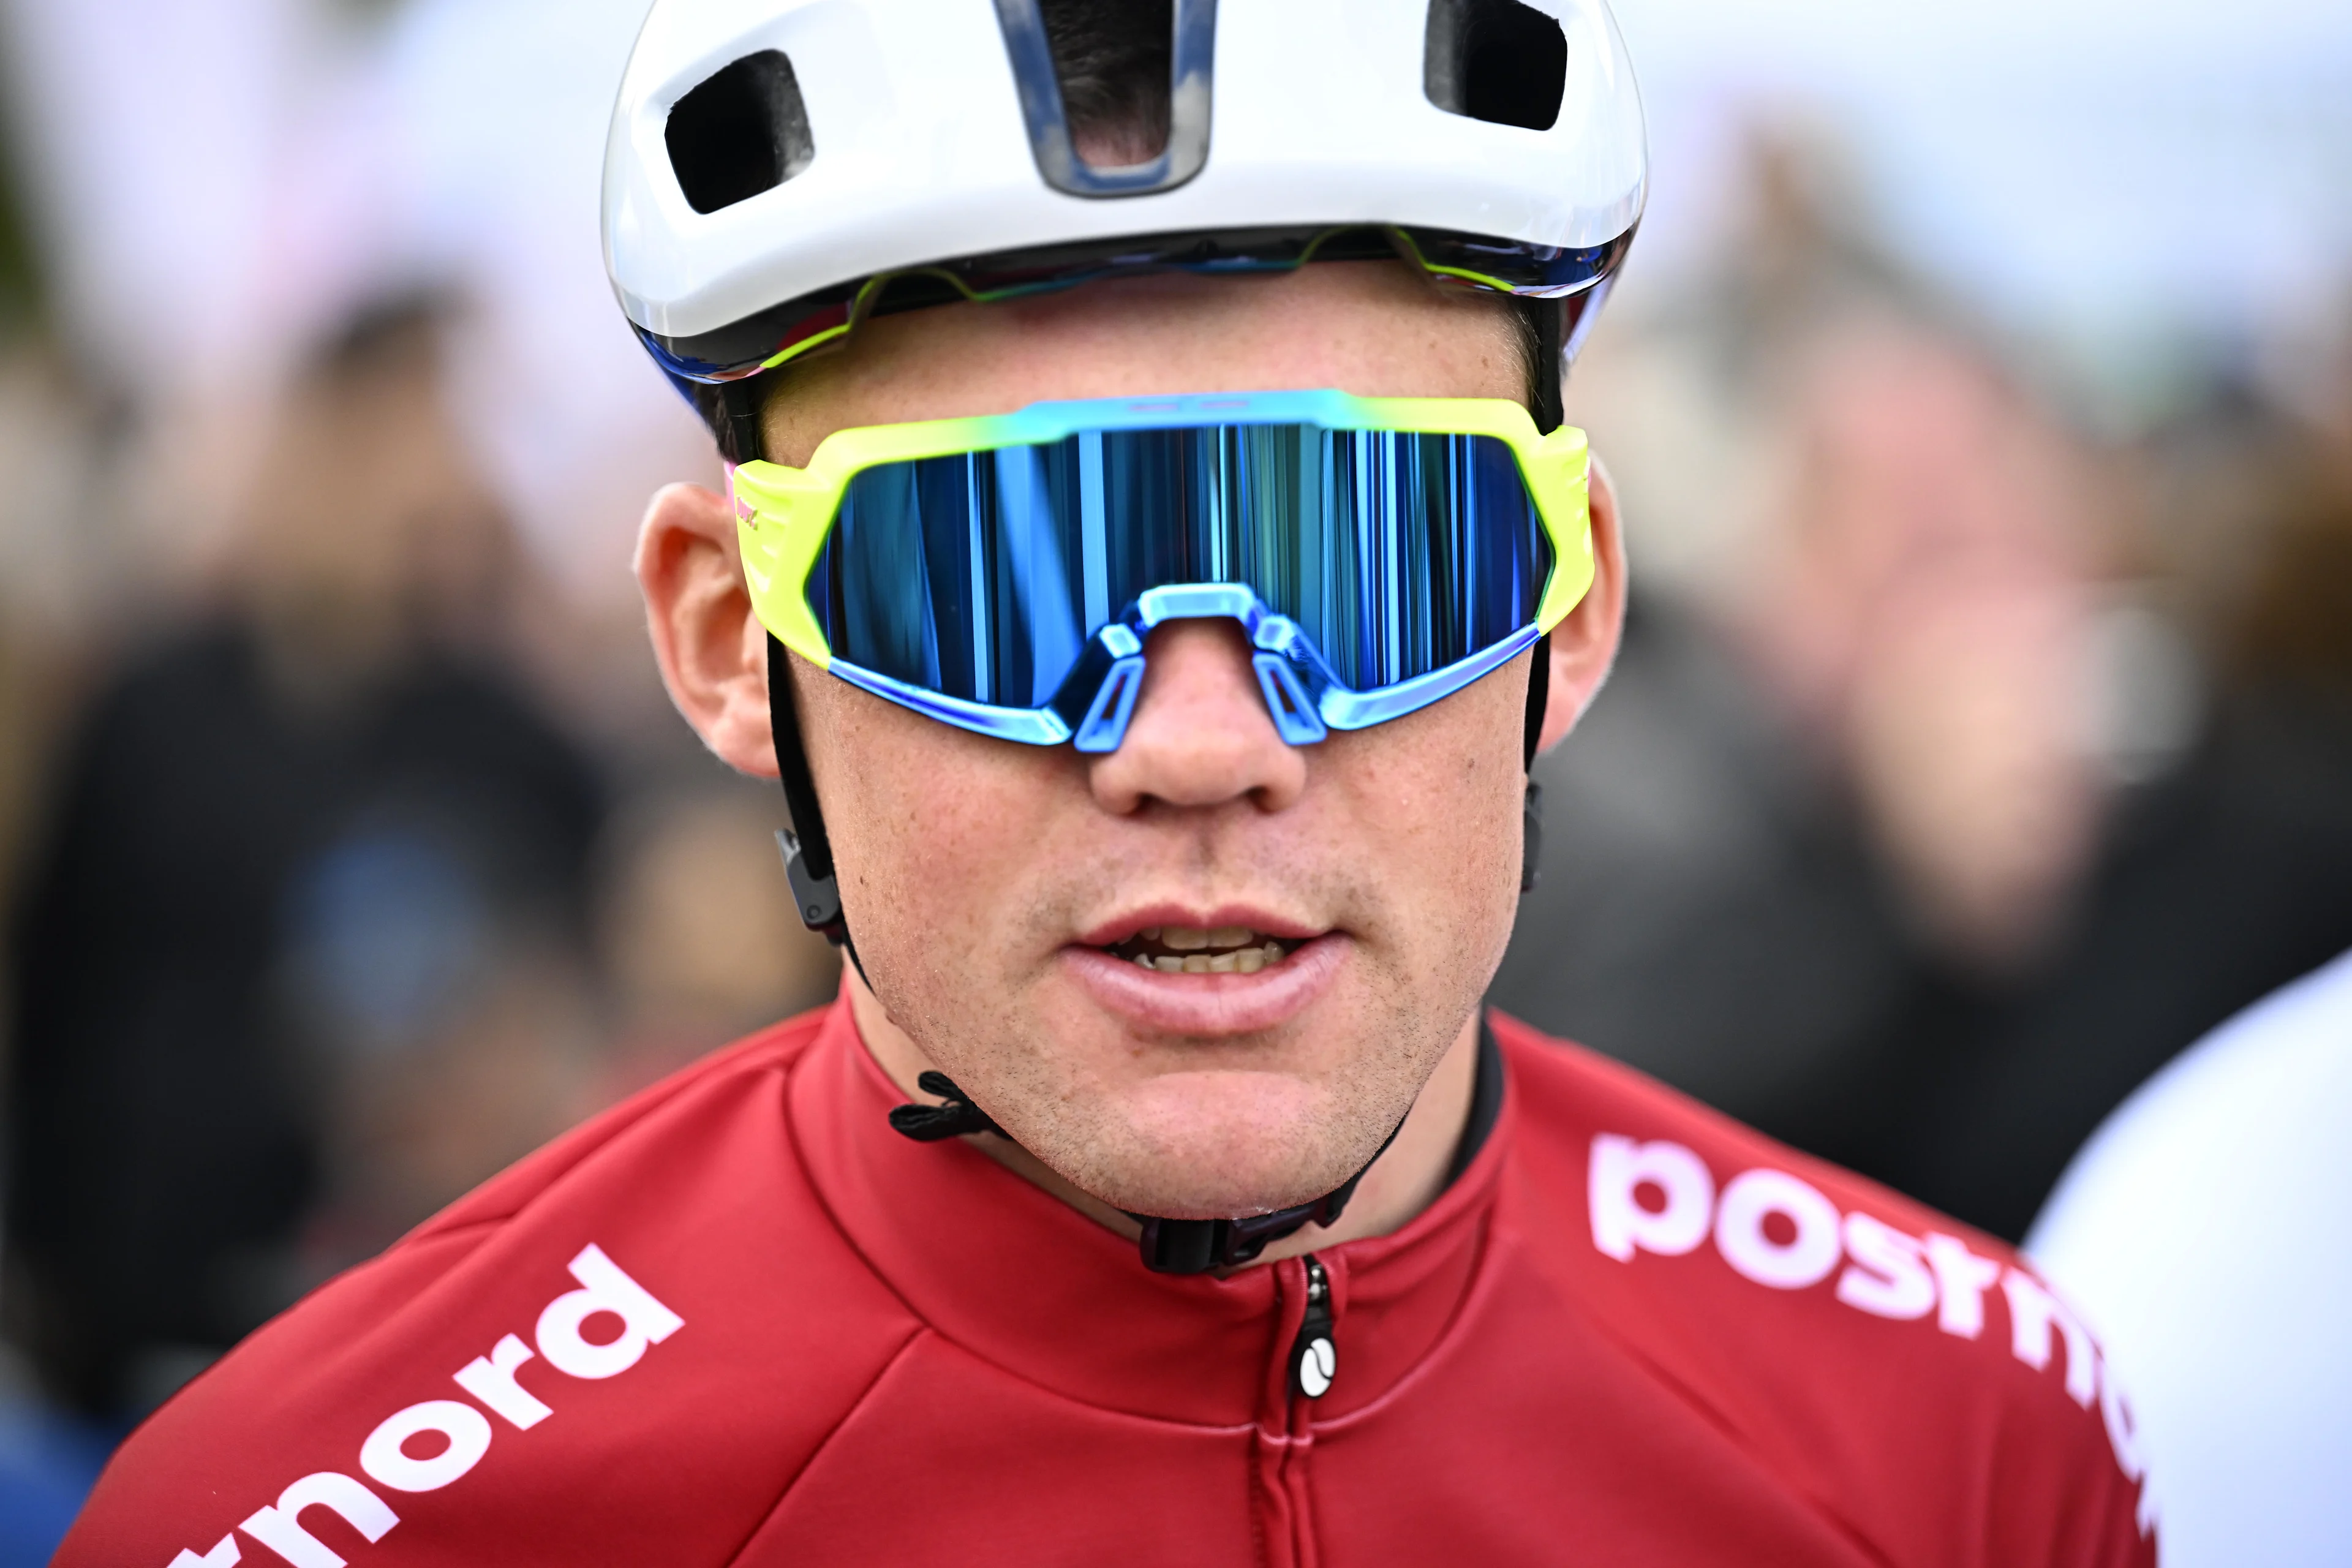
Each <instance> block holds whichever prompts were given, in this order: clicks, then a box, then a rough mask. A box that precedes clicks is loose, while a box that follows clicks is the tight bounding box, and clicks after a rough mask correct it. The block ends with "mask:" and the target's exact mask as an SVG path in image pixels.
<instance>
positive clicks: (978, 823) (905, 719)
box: [811, 680, 1070, 985]
mask: <svg viewBox="0 0 2352 1568" xmlns="http://www.w3.org/2000/svg"><path fill="white" fill-rule="evenodd" d="M812 684H814V683H812ZM823 684H826V685H830V686H832V687H833V688H835V689H834V690H833V691H831V692H826V693H824V694H823V695H822V696H821V697H819V699H818V700H817V701H816V702H815V703H813V704H811V707H812V708H813V709H816V710H820V711H819V713H818V714H817V715H816V716H815V717H816V723H815V724H814V725H812V728H813V729H817V728H820V727H821V731H822V740H821V741H820V742H818V745H817V748H816V752H815V754H813V756H812V759H811V761H812V766H813V767H814V771H815V773H816V774H817V787H818V791H819V793H820V794H821V795H823V796H824V799H825V800H826V801H827V803H828V808H827V813H826V818H825V821H826V826H827V827H828V829H829V831H830V832H831V834H832V837H833V840H834V848H835V858H836V861H837V863H838V865H839V868H840V873H841V877H842V897H843V900H844V902H845V908H846V910H847V913H848V915H849V920H850V929H851V930H852V931H856V933H857V939H858V947H859V950H860V954H861V956H863V957H864V958H865V959H866V962H867V964H868V968H869V971H873V972H875V973H874V974H873V977H874V979H875V980H876V982H877V984H884V981H883V976H882V973H880V972H881V971H889V972H891V973H895V974H896V975H898V976H899V977H901V978H902V980H903V982H904V983H907V984H918V985H920V984H927V983H928V982H927V980H926V978H925V976H926V975H928V974H929V973H940V974H941V975H942V976H943V977H951V976H953V975H955V974H957V973H962V972H967V971H968V970H969V969H970V968H971V962H970V961H971V958H972V957H973V956H974V955H976V954H977V953H978V952H980V950H981V948H982V945H983V943H985V942H987V941H988V939H989V937H990V935H991V933H992V932H996V931H1000V930H1001V928H1002V927H1003V924H1004V923H1005V922H1006V921H1010V920H1012V919H1013V916H1014V912H1015V911H1014V909H1013V905H1015V904H1016V903H1017V901H1018V900H1019V899H1020V897H1021V892H1020V889H1021V888H1022V886H1023V885H1024V878H1025V877H1026V876H1027V875H1028V874H1029V873H1030V872H1031V870H1032V869H1033V868H1034V865H1035V864H1036V860H1037V856H1038V853H1039V847H1040V846H1050V845H1051V844H1052V843H1053V842H1054V841H1055V837H1056V834H1055V829H1054V826H1053V822H1054V819H1055V816H1056V814H1057V813H1058V812H1060V811H1062V810H1063V809H1065V802H1066V799H1067V797H1068V795H1069V794H1070V791H1069V789H1068V786H1067V784H1066V782H1065V781H1064V780H1062V779H1061V778H1060V777H1059V774H1060V773H1062V772H1064V771H1066V769H1067V768H1068V766H1069V763H1068V762H1067V760H1066V753H1065V752H1062V751H1059V750H1048V749H1045V748H1042V747H1040V748H1033V747H1026V746H1012V745H1005V744H1003V743H1000V742H991V741H987V740H984V739H982V738H981V737H980V736H977V735H971V734H968V733H966V732H965V731H961V730H958V729H956V728H954V727H953V726H951V725H947V724H940V723H937V722H935V721H931V720H929V719H925V718H922V717H920V716H919V715H917V714H914V713H910V712H908V711H907V710H903V709H900V708H898V707H896V706H895V705H893V704H890V703H887V702H884V701H883V700H880V699H878V698H875V697H871V696H869V695H867V694H866V693H865V692H861V691H858V690H856V689H854V688H850V687H846V686H844V685H843V684H842V683H841V682H838V681H830V680H827V681H824V682H823ZM824 742H831V743H830V744H825V743H824ZM834 803H841V804H834ZM916 952H920V954H921V957H920V961H919V962H908V959H910V958H911V957H912V956H913V955H914V954H915V953H916Z"/></svg>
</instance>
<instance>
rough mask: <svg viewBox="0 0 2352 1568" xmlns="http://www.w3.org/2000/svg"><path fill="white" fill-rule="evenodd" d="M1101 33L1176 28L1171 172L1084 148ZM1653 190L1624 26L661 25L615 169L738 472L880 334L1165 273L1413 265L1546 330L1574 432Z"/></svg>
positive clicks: (848, 2)
mask: <svg viewBox="0 0 2352 1568" xmlns="http://www.w3.org/2000/svg"><path fill="white" fill-rule="evenodd" d="M1088 5H1091V6H1094V7H1096V8H1097V10H1104V11H1107V10H1109V9H1111V8H1113V7H1116V8H1118V10H1121V11H1125V12H1128V13H1129V14H1130V15H1131V14H1132V13H1133V12H1135V11H1142V12H1144V13H1145V14H1146V15H1147V16H1159V17H1164V18H1166V22H1167V26H1168V32H1167V34H1166V37H1167V40H1168V42H1167V48H1166V59H1167V65H1168V71H1169V87H1168V95H1167V100H1166V110H1165V112H1166V120H1167V135H1166V142H1165V145H1164V147H1162V148H1161V149H1160V151H1159V153H1158V156H1156V157H1154V158H1152V159H1151V160H1150V161H1149V162H1145V163H1134V164H1129V165H1124V166H1120V167H1117V168H1105V167H1099V166H1097V165H1095V164H1092V163H1088V162H1087V161H1086V159H1085V158H1084V157H1083V156H1081V155H1080V153H1079V152H1078V151H1077V149H1076V147H1075V146H1074V141H1073V135H1072V129H1071V124H1070V118H1069V117H1068V116H1066V114H1065V110H1064V90H1063V89H1064V86H1065V79H1066V76H1065V73H1066V71H1067V70H1068V69H1069V65H1068V62H1067V61H1066V60H1065V58H1063V56H1064V54H1065V53H1066V48H1067V47H1068V43H1069V39H1070V38H1071V37H1072V36H1073V31H1074V29H1073V26H1072V25H1071V18H1072V16H1073V15H1074V14H1075V13H1077V12H1079V11H1082V10H1084V9H1085V8H1086V7H1087V6H1088ZM1079 30H1082V28H1081V29H1079ZM1156 32H1157V29H1156V27H1155V28H1154V35H1155V36H1156ZM1083 135H1084V132H1083V128H1082V129H1081V132H1080V138H1079V139H1081V140H1083ZM1644 164H1645V159H1644V151H1643V134H1642V113H1641V105H1640V101H1639V100H1638V98H1637V96H1636V94H1635V90H1634V86H1633V74H1632V71H1631V69H1630V68H1628V65H1627V63H1626V58H1625V52H1624V46H1623V43H1622V40H1621V39H1620V37H1619V36H1618V33H1617V28H1616V24H1615V23H1614V21H1613V20H1612V18H1611V16H1610V14H1609V10H1608V7H1607V5H1605V4H1604V0H1223V4H1222V5H1220V4H1219V0H993V3H991V0H656V3H655V5H654V6H653V9H652V12H651V14H650V15H649V16H647V17H646V25H645V28H644V31H643V32H642V33H641V34H640V35H639V37H638V39H637V44H636V48H635V52H634V54H633V55H632V56H631V58H630V61H629V67H628V71H627V74H626V76H625V79H623V83H622V87H621V95H620V101H619V104H618V106H617V107H616V109H615V110H614V118H613V127H612V133H611V136H610V139H609V141H608V142H607V143H606V149H605V162H604V257H605V265H606V267H607V268H608V269H609V270H610V272H611V274H612V279H613V285H614V290H615V291H616V292H617V293H618V295H619V296H620V300H621V304H622V308H623V309H624V310H625V311H626V312H627V314H628V317H629V320H630V321H631V323H632V324H633V325H634V326H635V328H636V331H637V333H638V335H639V337H640V338H641V339H642V340H643V342H645V344H646V348H647V349H648V350H649V351H650V352H651V353H652V354H653V356H654V358H655V359H656V362H658V363H659V364H660V365H661V367H662V369H663V370H664V371H665V372H667V374H669V375H670V376H671V377H672V379H673V380H674V381H675V382H676V383H677V384H678V386H679V388H680V390H681V391H682V392H684V393H686V394H687V395H688V397H689V398H690V399H691V400H692V401H694V402H695V403H696V405H697V406H698V408H700V409H701V410H702V412H703V414H704V416H705V417H706V418H708V419H709V421H710V423H711V425H712V426H713V428H714V430H715V431H716V433H717V434H718V436H719V441H720V444H721V446H722V447H724V448H725V449H726V450H727V453H728V456H730V458H738V459H740V458H751V457H755V456H757V455H758V450H757V448H758V437H757V417H756V401H755V397H756V395H755V394H754V393H753V390H752V387H751V384H750V383H751V382H752V381H753V380H754V379H755V378H757V377H758V376H759V375H760V374H761V372H762V371H765V370H771V369H773V368H775V367H776V366H778V365H780V364H782V363H785V362H786V361H788V360H790V359H791V358H793V356H794V355H796V354H798V353H803V352H805V351H807V350H809V349H811V348H814V347H817V346H820V345H822V344H824V343H825V342H831V341H833V340H834V339H835V338H837V337H839V336H841V335H842V334H844V333H845V332H847V331H850V330H851V329H852V328H854V327H855V326H856V323H857V322H858V321H862V320H864V319H866V317H868V316H871V315H874V314H879V313H887V312H891V311H896V310H905V309H911V308H916V307H919V306H923V305H929V304H935V303H942V302H947V301H950V300H959V299H980V300H986V299H993V298H1001V297H1003V296H1004V295H1006V294H1011V293H1023V292H1028V291H1032V290H1035V289H1046V288H1056V287H1064V286H1067V285H1070V284H1073V283H1077V282H1083V281H1085V280H1087V279H1092V278H1097V277H1102V276H1105V275H1111V274H1118V273H1122V272H1128V271H1134V270H1142V269H1150V268H1190V269H1194V270H1205V271H1247V270H1261V269H1269V268H1292V267H1297V266H1298V265H1300V264H1302V263H1303V262H1306V261H1308V260H1318V259H1320V260H1339V259H1360V258H1369V257H1374V256H1381V257H1385V256H1391V255H1395V256H1401V257H1402V258H1405V259H1406V260H1408V261H1411V262H1413V263H1415V264H1417V265H1419V266H1421V267H1422V268H1424V269H1426V270H1427V271H1428V272H1429V274H1430V275H1431V276H1432V277H1433V278H1434V279H1437V280H1439V281H1440V282H1444V283H1450V284H1456V285H1462V286H1466V287H1470V288H1475V289H1492V290H1498V291H1502V292H1506V293H1508V294H1511V295H1515V296H1517V297H1518V298H1520V299H1522V300H1527V301H1529V302H1530V307H1531V310H1530V314H1531V317H1532V318H1533V320H1534V321H1535V322H1536V324H1537V328H1538V346H1539V348H1540V349H1541V350H1542V351H1543V352H1542V353H1540V355H1539V366H1538V376H1539V379H1540V380H1542V381H1544V382H1546V383H1548V384H1549V395H1548V396H1547V395H1546V394H1545V391H1544V389H1543V388H1541V387H1539V388H1538V402H1549V403H1552V404H1555V405H1556V403H1557V398H1558V376H1559V366H1560V364H1561V363H1563V361H1564V359H1565V357H1566V356H1567V355H1568V354H1570V353H1573V350H1574V347H1575V344H1576V341H1577V339H1578V338H1579V337H1580V332H1581V324H1582V323H1585V322H1587V321H1589V319H1590V317H1589V310H1590V307H1591V305H1592V304H1594V303H1596V302H1597V301H1598V300H1599V299H1600V298H1601V296H1602V295H1603V294H1604V293H1605V292H1606V289H1607V287H1608V284H1609V281H1610V279H1612V276H1613V274H1614V272H1615V270H1616V268H1617V267H1618V265H1619V263H1620V262H1621V261H1622V258H1623V256H1624V253H1625V249H1626V247H1627V244H1628V242H1629V241H1630V240H1631V238H1632V237H1633V228H1634V225H1635V223H1636V222H1637V221H1638V220H1639V218H1640V216H1641V213H1642V204H1643V195H1644V188H1645V183H1644V182H1645V177H1644ZM1541 301H1553V302H1558V303H1557V304H1556V305H1555V306H1554V307H1553V308H1549V309H1547V308H1543V307H1542V306H1541V305H1540V304H1538V302H1541ZM1536 412H1537V416H1538V422H1539V423H1542V424H1545V425H1549V424H1551V423H1554V422H1556V421H1557V417H1558V415H1557V410H1556V407H1555V408H1551V409H1546V408H1542V407H1538V410H1537V411H1536ZM1547 415H1549V417H1547Z"/></svg>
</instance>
